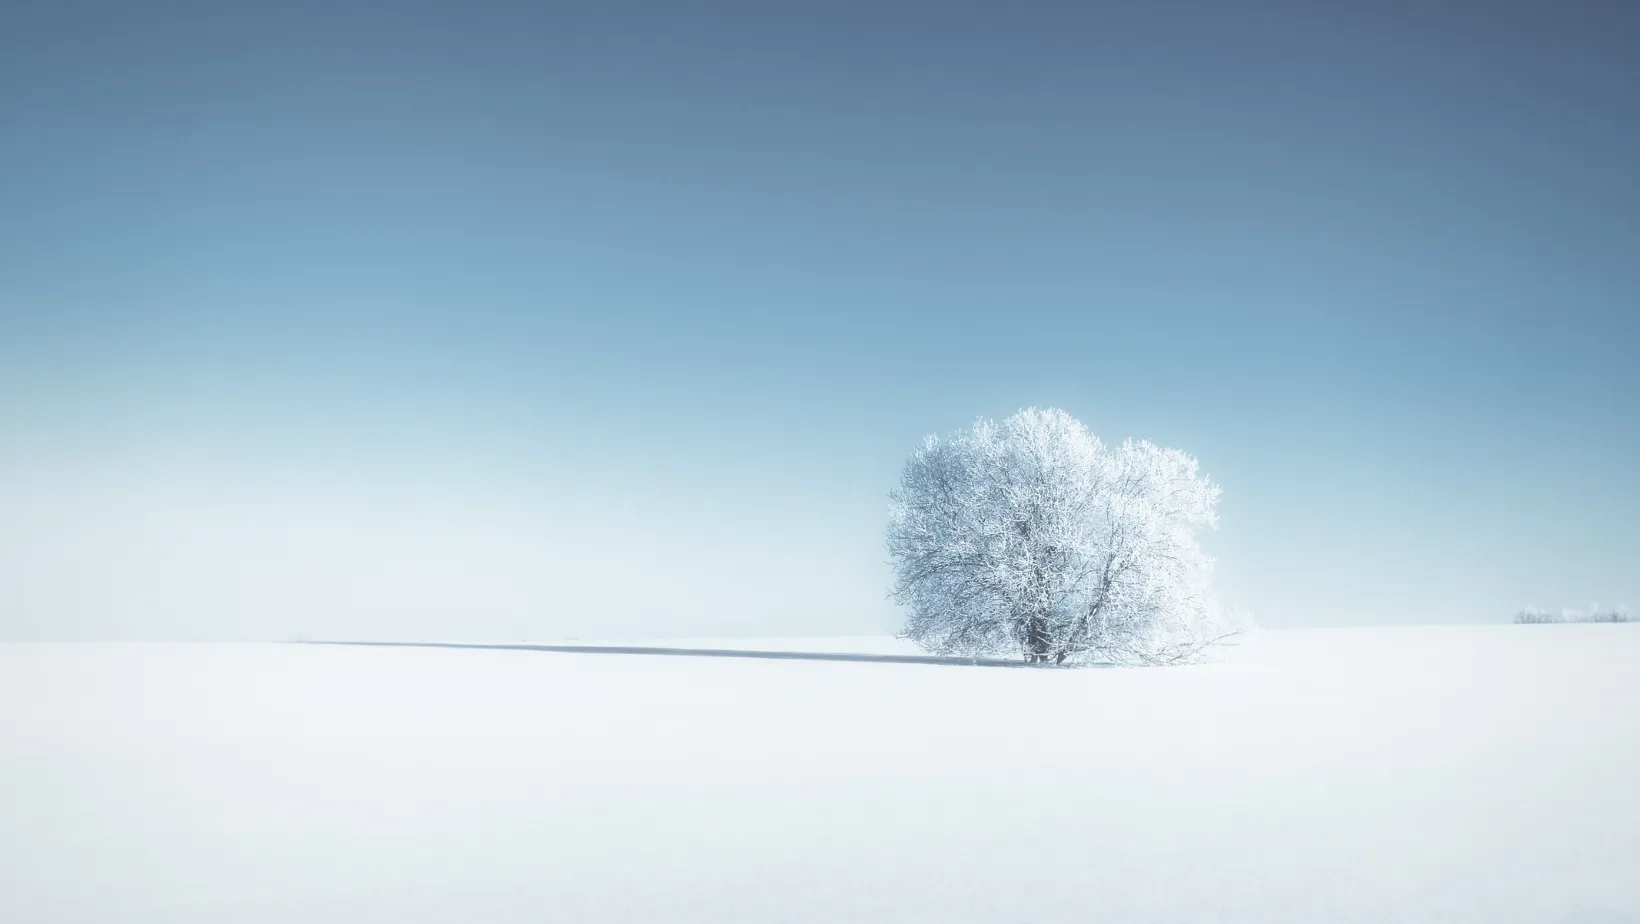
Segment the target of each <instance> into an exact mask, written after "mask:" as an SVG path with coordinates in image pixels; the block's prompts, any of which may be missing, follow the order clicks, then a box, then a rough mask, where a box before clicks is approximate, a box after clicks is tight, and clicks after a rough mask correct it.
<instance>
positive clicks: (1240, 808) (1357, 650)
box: [0, 625, 1640, 924]
mask: <svg viewBox="0 0 1640 924" xmlns="http://www.w3.org/2000/svg"><path fill="white" fill-rule="evenodd" d="M588 641H592V640H588ZM597 641H600V642H606V643H607V642H608V641H610V640H597ZM692 643H693V644H704V645H710V646H714V647H730V646H731V645H732V646H735V647H748V648H767V647H770V646H772V645H781V646H782V647H787V648H790V647H794V646H795V647H812V648H815V649H817V650H820V649H824V650H867V651H885V652H887V651H901V650H903V648H901V647H899V646H900V643H896V642H893V641H892V640H850V641H840V640H803V641H801V642H792V641H791V640H787V641H786V642H785V643H783V644H782V643H778V642H775V641H772V640H758V641H755V642H745V641H741V642H734V643H730V642H728V641H727V640H722V639H714V640H693V641H692ZM643 644H681V643H679V642H676V641H669V642H657V641H656V640H646V641H645V642H643ZM1637 668H1640V625H1617V626H1608V625H1565V626H1499V627H1495V628H1462V629H1458V628H1454V629H1445V628H1440V629H1380V630H1329V631H1306V632H1270V633H1264V634H1262V635H1260V636H1257V637H1255V638H1254V639H1252V640H1250V641H1249V642H1248V643H1247V644H1246V645H1244V646H1242V647H1241V648H1238V649H1237V650H1235V651H1233V652H1229V653H1228V656H1227V657H1226V658H1225V659H1224V660H1223V661H1222V663H1219V664H1214V665H1208V666H1203V667H1192V668H1176V669H1156V668H1152V669H1128V670H1102V671H1101V670H1090V671H1029V670H1025V671H1015V670H995V669H987V668H972V667H947V666H930V665H907V664H876V663H836V662H809V661H765V660H743V659H715V658H680V657H659V656H636V655H589V654H554V653H543V652H523V651H475V650H453V649H416V648H344V647H323V646H302V645H278V644H265V645H219V644H175V645H170V644H165V645H161V644H61V645H57V644H6V645H0V921H8V922H9V921H17V922H25V921H26V922H56V921H115V920H117V921H166V922H172V921H180V922H213V924H214V922H241V921H269V922H272V921H280V922H285V921H304V922H314V921H320V922H332V921H333V922H349V924H355V922H369V921H392V922H421V921H429V922H431V921H463V920H471V921H573V922H605V921H621V922H659V921H713V922H721V921H748V922H749V921H758V922H763V921H792V922H797V921H802V922H808V921H894V922H906V921H929V922H978V921H1030V922H1038V921H1078V922H1086V921H1260V922H1304V924H1310V922H1318V921H1327V922H1341V921H1476V922H1510V921H1521V922H1525V921H1531V922H1537V921H1557V922H1558V921H1589V922H1614V921H1637V920H1640V715H1637V713H1636V710H1635V707H1636V682H1637V679H1640V673H1637Z"/></svg>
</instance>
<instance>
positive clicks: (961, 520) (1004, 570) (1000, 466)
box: [888, 408, 1232, 664]
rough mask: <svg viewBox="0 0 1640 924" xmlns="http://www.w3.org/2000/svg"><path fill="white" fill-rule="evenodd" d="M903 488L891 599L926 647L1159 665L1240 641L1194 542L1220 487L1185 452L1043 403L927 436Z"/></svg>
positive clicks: (896, 504)
mask: <svg viewBox="0 0 1640 924" xmlns="http://www.w3.org/2000/svg"><path fill="white" fill-rule="evenodd" d="M891 497H892V501H893V504H892V508H891V513H890V519H889V527H888V548H889V552H890V554H891V555H892V557H893V561H894V568H895V583H894V590H893V594H892V597H893V599H894V600H895V601H896V602H898V603H901V604H903V605H904V606H905V607H906V608H907V610H908V611H909V615H908V619H907V623H906V627H905V631H904V635H905V636H906V637H907V638H910V639H912V640H913V641H915V642H917V643H918V644H919V645H921V646H922V647H923V648H924V649H926V650H930V651H933V652H936V653H939V654H957V655H986V656H998V655H1006V654H1008V653H1018V654H1022V655H1023V656H1024V657H1025V659H1026V660H1029V661H1037V662H1048V663H1054V664H1059V663H1073V664H1074V663H1078V662H1088V661H1115V662H1119V663H1143V664H1155V663H1167V662H1176V661H1182V660H1189V659H1191V658H1193V657H1194V656H1195V655H1197V654H1198V653H1199V652H1200V651H1201V650H1202V649H1203V648H1205V647H1206V646H1207V645H1209V644H1212V643H1213V642H1215V641H1219V640H1222V639H1224V638H1226V637H1228V636H1229V635H1230V634H1232V633H1230V632H1229V631H1228V629H1227V628H1226V627H1225V623H1224V621H1223V620H1222V618H1221V616H1220V610H1219V606H1218V603H1217V601H1216V599H1215V597H1214V594H1213V588H1212V564H1213V562H1212V559H1211V558H1209V557H1208V556H1207V555H1205V554H1204V553H1203V551H1202V549H1201V546H1200V544H1199V543H1198V541H1197V538H1196V532H1197V530H1198V529H1201V528H1203V527H1213V526H1215V525H1216V517H1215V514H1214V507H1215V506H1216V504H1217V502H1218V498H1219V489H1218V487H1217V486H1216V485H1214V484H1213V483H1212V482H1210V481H1208V480H1207V478H1205V477H1203V476H1202V475H1200V474H1199V473H1198V466H1197V462H1196V460H1195V459H1194V458H1193V457H1191V456H1190V455H1188V454H1186V453H1184V452H1180V451H1179V450H1176V449H1163V448H1161V447H1159V446H1155V445H1153V444H1151V443H1147V442H1133V441H1129V442H1125V443H1123V444H1122V445H1120V446H1117V447H1107V446H1105V445H1104V444H1102V443H1101V442H1100V441H1099V440H1098V438H1096V437H1095V436H1094V435H1093V434H1091V433H1089V432H1088V430H1087V428H1086V427H1084V426H1083V425H1082V424H1081V423H1080V422H1078V421H1077V420H1076V419H1075V418H1073V417H1072V416H1071V415H1069V414H1067V413H1065V412H1064V411H1060V410H1052V409H1049V410H1038V409H1036V408H1032V409H1029V410H1023V411H1020V412H1019V413H1017V414H1015V415H1013V416H1012V417H1010V418H1008V419H1007V420H1005V421H1003V422H1002V423H1001V424H996V423H992V422H991V421H986V420H981V421H979V422H977V423H975V424H974V425H973V427H971V428H969V429H967V430H963V431H960V432H958V433H955V434H953V435H951V436H950V437H948V438H946V439H940V438H938V437H929V438H928V439H927V440H926V441H925V442H924V443H923V445H922V447H921V448H920V449H918V450H917V451H916V452H915V453H914V454H913V455H912V456H911V459H910V461H908V462H907V463H906V467H905V472H904V474H903V475H902V476H901V478H900V485H899V487H898V488H897V489H896V490H895V491H894V492H893V494H892V495H891Z"/></svg>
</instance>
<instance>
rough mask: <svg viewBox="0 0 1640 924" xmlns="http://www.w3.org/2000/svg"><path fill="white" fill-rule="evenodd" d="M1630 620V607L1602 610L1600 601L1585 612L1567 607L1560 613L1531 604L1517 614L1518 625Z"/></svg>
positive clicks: (1516, 621)
mask: <svg viewBox="0 0 1640 924" xmlns="http://www.w3.org/2000/svg"><path fill="white" fill-rule="evenodd" d="M1628 621H1629V609H1628V607H1626V606H1620V607H1618V608H1617V609H1615V610H1605V611H1602V610H1601V609H1600V605H1599V604H1598V603H1597V604H1595V605H1594V606H1591V607H1589V609H1588V611H1587V612H1585V611H1583V610H1570V609H1567V610H1561V611H1560V612H1558V613H1551V612H1549V611H1548V610H1540V609H1538V608H1536V607H1532V606H1529V607H1527V608H1526V609H1524V610H1521V611H1520V612H1518V613H1516V614H1515V623H1516V624H1517V625H1535V624H1540V623H1560V622H1628Z"/></svg>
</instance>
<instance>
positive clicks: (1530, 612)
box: [1515, 606, 1566, 626]
mask: <svg viewBox="0 0 1640 924" xmlns="http://www.w3.org/2000/svg"><path fill="white" fill-rule="evenodd" d="M1565 621H1566V620H1564V619H1561V618H1560V614H1559V613H1551V612H1549V611H1548V610H1540V609H1536V608H1534V607H1530V606H1529V607H1527V608H1526V609H1524V610H1521V611H1520V612H1518V613H1516V614H1515V624H1516V625H1522V626H1524V625H1535V624H1537V623H1545V622H1565Z"/></svg>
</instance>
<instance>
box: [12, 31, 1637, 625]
mask: <svg viewBox="0 0 1640 924" xmlns="http://www.w3.org/2000/svg"><path fill="white" fill-rule="evenodd" d="M1231 6H1232V5H1227V4H1211V3H1158V4H1112V5H1105V6H1100V5H1097V4H1008V5H990V6H989V7H987V6H981V5H951V4H921V5H915V4H912V5H907V4H893V3H889V4H870V5H857V6H856V5H848V4H829V5H824V6H821V5H814V6H813V7H811V8H810V9H808V10H806V11H777V10H773V9H770V8H768V7H767V6H766V5H755V4H744V5H719V6H711V7H707V6H691V5H686V4H659V3H655V4H621V3H599V4H587V5H583V6H579V7H577V6H571V5H551V4H545V5H543V4H503V5H494V4H483V3H479V4H445V5H415V4H410V5H403V6H400V7H397V8H395V9H394V10H393V11H392V12H391V13H389V12H387V11H384V10H383V9H381V8H379V7H376V6H367V5H363V4H348V3H325V4H304V3H290V4H238V5H236V4H231V3H212V4H204V3H201V4H185V3H163V4H144V3H118V4H75V3H52V4H31V3H27V2H25V3H8V4H6V5H5V6H4V8H3V9H0V636H4V637H16V638H57V637H62V638H81V637H139V638H171V637H201V638H205V637H219V638H239V637H247V638H262V637H287V636H289V635H293V634H308V635H315V636H317V635H330V636H336V635H355V636H358V635H375V636H382V637H388V636H392V637H421V636H429V635H436V636H441V637H458V636H460V637H485V638H490V637H530V636H534V637H544V636H559V635H583V636H596V635H617V634H618V635H632V634H650V635H689V634H710V633H769V634H784V633H810V632H813V633H829V632H869V631H882V630H884V629H888V628H892V627H893V626H894V624H895V619H896V614H895V612H894V609H893V608H892V607H891V606H890V605H889V604H888V603H886V602H885V600H884V593H885V591H886V588H887V580H888V575H887V568H886V565H885V562H884V560H885V558H886V555H885V553H884V551H883V548H882V539H881V532H882V527H883V525H884V518H885V507H886V493H887V491H888V490H889V488H890V487H891V486H892V485H893V483H894V481H895V479H896V478H897V475H898V470H899V466H900V464H901V463H902V462H903V460H904V458H905V456H906V454H907V453H908V452H909V451H910V450H911V449H912V448H913V447H914V446H915V444H916V443H917V441H918V440H919V439H920V438H921V437H922V436H923V435H924V434H925V433H929V432H936V431H939V432H943V431H948V430H951V429H953V428H956V427H958V426H961V425H963V424H965V423H967V422H969V421H970V420H972V419H973V418H974V417H976V416H980V415H984V416H1000V415H1005V414H1007V413H1010V412H1012V411H1013V410H1015V409H1017V408H1019V407H1022V406H1027V405H1054V406H1059V407H1063V408H1065V409H1067V410H1069V411H1070V412H1072V413H1073V414H1076V415H1077V416H1079V417H1080V418H1082V419H1083V420H1084V421H1086V422H1087V423H1088V424H1089V425H1090V426H1091V427H1092V428H1093V429H1094V430H1095V432H1097V433H1099V434H1100V435H1101V436H1102V437H1104V438H1106V439H1107V440H1119V439H1121V438H1124V437H1128V436H1133V437H1144V438H1150V439H1153V440H1156V441H1158V442H1162V443H1165V444H1168V445H1175V446H1180V447H1182V448H1185V449H1188V450H1190V451H1192V452H1194V453H1196V454H1197V455H1198V456H1199V457H1200V458H1201V459H1202V462H1203V466H1204V468H1205V469H1206V471H1207V472H1209V473H1210V474H1211V475H1212V476H1213V477H1214V478H1215V479H1216V480H1217V481H1219V482H1220V483H1221V484H1222V485H1223V487H1224V501H1223V505H1222V511H1221V513H1222V526H1221V529H1220V530H1219V531H1218V532H1217V533H1216V534H1215V535H1214V536H1213V537H1212V539H1211V544H1212V546H1213V549H1214V550H1215V552H1216V553H1217V554H1218V555H1219V557H1220V575H1221V583H1222V586H1223V588H1224V590H1225V592H1226V594H1227V596H1228V597H1229V599H1230V600H1231V601H1232V602H1234V603H1236V604H1239V605H1242V606H1245V607H1247V608H1249V609H1250V610H1252V612H1253V613H1254V614H1255V616H1256V617H1257V618H1258V619H1260V620H1261V621H1262V622H1263V623H1264V624H1266V625H1270V626H1307V625H1337V624H1374V623H1389V622H1397V623H1399V622H1419V621H1437V622H1472V621H1503V620H1507V619H1508V617H1509V616H1510V615H1511V614H1512V612H1513V611H1514V609H1516V608H1518V607H1520V606H1523V605H1527V604H1534V605H1538V606H1544V607H1550V608H1558V607H1560V606H1563V605H1574V606H1584V605H1587V604H1588V603H1589V602H1590V601H1592V600H1600V601H1602V602H1604V603H1607V604H1615V603H1619V602H1628V603H1631V604H1640V568H1637V567H1636V566H1635V562H1636V561H1640V539H1637V538H1636V529H1635V527H1636V525H1637V520H1640V488H1637V487H1636V484H1635V478H1634V474H1635V472H1636V468H1635V463H1634V460H1635V458H1636V452H1637V449H1640V423H1637V421H1640V386H1636V384H1635V372H1636V368H1637V361H1636V347H1637V345H1640V171H1636V170H1635V168H1634V165H1635V164H1637V163H1640V94H1636V93H1635V92H1634V88H1635V87H1636V86H1640V55H1637V54H1635V53H1634V49H1635V48H1637V47H1640V14H1636V13H1635V12H1634V11H1633V9H1632V8H1625V6H1624V5H1622V4H1605V5H1595V4H1577V3H1572V4H1510V3H1502V4H1499V3H1478V2H1477V3H1444V4H1443V3H1417V4H1414V3H1404V4H1403V3H1372V4H1365V3H1363V4H1354V5H1345V4H1329V5H1326V6H1327V9H1325V10H1322V9H1321V8H1320V5H1315V4H1297V3H1294V4H1251V5H1243V4H1238V5H1234V6H1235V7H1236V9H1234V10H1232V9H1230V7H1231Z"/></svg>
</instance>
